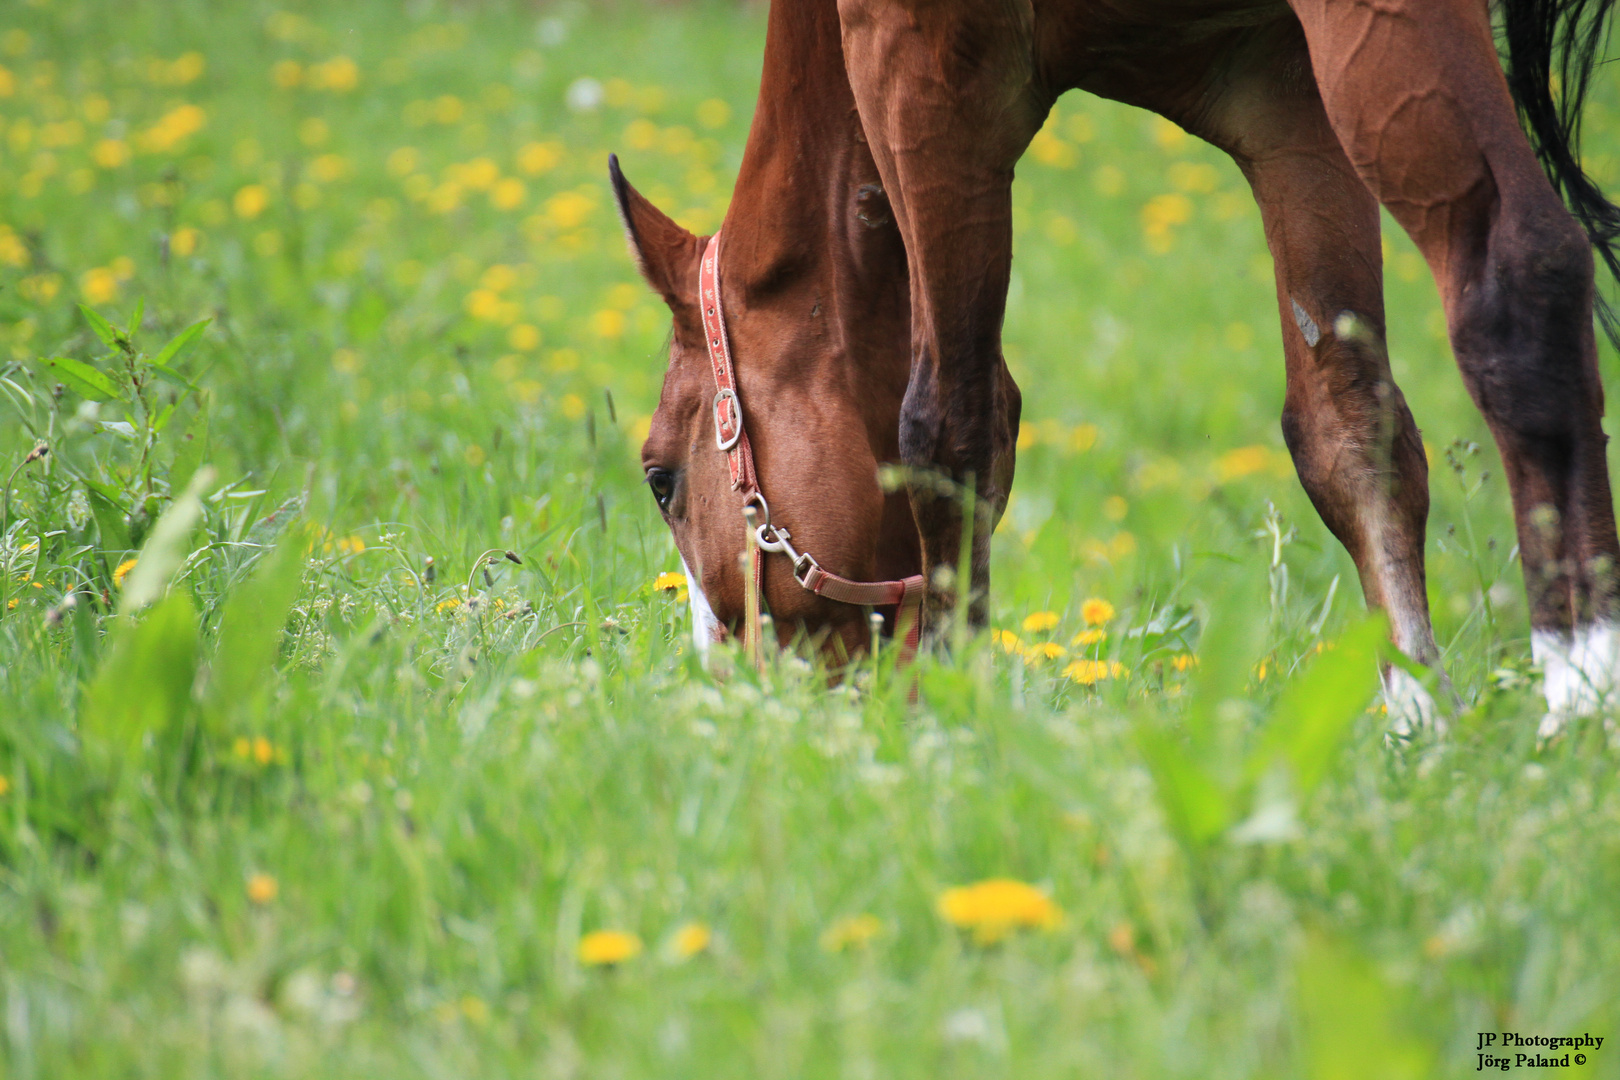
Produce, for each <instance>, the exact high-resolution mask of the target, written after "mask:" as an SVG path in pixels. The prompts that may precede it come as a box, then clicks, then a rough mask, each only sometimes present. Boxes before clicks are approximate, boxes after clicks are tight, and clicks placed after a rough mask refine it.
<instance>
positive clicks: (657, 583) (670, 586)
mask: <svg viewBox="0 0 1620 1080" xmlns="http://www.w3.org/2000/svg"><path fill="white" fill-rule="evenodd" d="M653 588H654V589H656V590H657V591H658V592H680V591H681V590H682V589H684V588H686V575H685V574H677V573H675V572H674V571H673V570H666V571H664V572H663V573H662V574H659V575H658V576H657V577H655V578H653Z"/></svg>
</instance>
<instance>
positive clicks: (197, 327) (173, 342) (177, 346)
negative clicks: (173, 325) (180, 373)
mask: <svg viewBox="0 0 1620 1080" xmlns="http://www.w3.org/2000/svg"><path fill="white" fill-rule="evenodd" d="M212 321H213V320H212V319H204V320H202V321H201V322H194V323H192V324H191V325H190V326H188V327H186V328H185V329H184V330H182V331H180V332H179V333H178V334H176V335H174V337H173V338H171V339H170V341H169V343H168V344H167V345H165V346H163V348H161V349H159V350H158V354H157V355H156V356H154V357H152V361H151V362H152V364H154V365H155V366H157V367H159V368H167V367H168V366H169V365H170V364H171V363H173V362H174V359H175V357H177V356H179V355H180V350H182V349H184V348H185V347H186V346H187V345H190V344H191V343H192V342H193V341H196V340H197V338H198V337H200V336H201V335H202V332H203V331H204V330H206V329H208V324H209V323H210V322H212ZM192 389H194V390H195V389H196V387H192Z"/></svg>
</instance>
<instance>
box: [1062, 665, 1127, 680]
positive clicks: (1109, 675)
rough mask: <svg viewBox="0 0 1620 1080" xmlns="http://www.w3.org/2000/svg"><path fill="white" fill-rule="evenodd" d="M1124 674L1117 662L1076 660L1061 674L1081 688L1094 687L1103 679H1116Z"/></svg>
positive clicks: (1122, 667)
mask: <svg viewBox="0 0 1620 1080" xmlns="http://www.w3.org/2000/svg"><path fill="white" fill-rule="evenodd" d="M1125 673H1126V670H1125V665H1124V664H1121V663H1120V662H1119V661H1117V660H1114V661H1111V662H1104V661H1102V660H1076V661H1074V662H1073V663H1071V664H1069V666H1068V667H1066V668H1064V669H1063V674H1064V675H1065V676H1067V677H1068V678H1069V679H1071V680H1072V681H1074V682H1077V683H1079V684H1080V685H1081V686H1095V685H1096V684H1097V683H1099V682H1102V681H1103V680H1104V679H1117V678H1120V677H1121V676H1123V675H1124V674H1125Z"/></svg>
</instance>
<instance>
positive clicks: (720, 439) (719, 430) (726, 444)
mask: <svg viewBox="0 0 1620 1080" xmlns="http://www.w3.org/2000/svg"><path fill="white" fill-rule="evenodd" d="M728 399H729V400H730V402H731V415H732V416H734V417H736V418H737V426H736V427H734V428H732V430H731V438H729V439H728V438H726V437H725V435H724V434H723V425H722V424H721V422H720V403H721V402H723V401H726V400H728ZM742 433H743V411H742V402H741V401H740V400H738V398H737V391H735V390H733V389H732V388H731V387H729V386H728V387H725V388H723V389H722V390H721V391H720V392H719V393H717V394H715V395H714V442H715V445H716V446H718V447H719V448H720V449H721V450H730V449H731V448H732V447H733V446H736V445H737V440H739V439H741V438H742Z"/></svg>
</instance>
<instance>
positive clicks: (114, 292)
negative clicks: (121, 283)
mask: <svg viewBox="0 0 1620 1080" xmlns="http://www.w3.org/2000/svg"><path fill="white" fill-rule="evenodd" d="M79 291H80V292H82V293H84V298H85V300H86V301H87V302H88V303H90V304H91V305H93V306H99V305H101V304H106V303H111V302H112V301H114V300H116V299H118V275H116V274H115V273H113V272H112V270H110V269H108V268H107V267H105V266H98V267H96V268H94V269H93V270H86V271H85V273H84V276H83V277H81V278H80V279H79Z"/></svg>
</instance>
